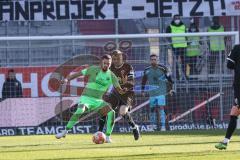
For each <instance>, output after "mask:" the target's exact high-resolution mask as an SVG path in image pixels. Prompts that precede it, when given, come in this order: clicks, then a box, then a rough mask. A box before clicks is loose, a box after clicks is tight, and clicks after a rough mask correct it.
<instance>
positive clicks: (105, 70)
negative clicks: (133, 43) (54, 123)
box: [56, 55, 127, 142]
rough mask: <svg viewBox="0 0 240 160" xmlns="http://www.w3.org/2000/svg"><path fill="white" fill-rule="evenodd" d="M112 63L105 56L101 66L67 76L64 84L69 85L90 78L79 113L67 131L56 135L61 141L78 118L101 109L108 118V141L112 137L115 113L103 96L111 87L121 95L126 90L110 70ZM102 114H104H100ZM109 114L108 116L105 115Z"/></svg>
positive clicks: (108, 56)
mask: <svg viewBox="0 0 240 160" xmlns="http://www.w3.org/2000/svg"><path fill="white" fill-rule="evenodd" d="M111 63H112V58H111V56H110V55H104V56H103V57H102V58H101V65H100V66H90V67H88V68H86V69H84V70H82V71H80V72H77V73H75V74H72V75H69V76H67V78H66V79H65V80H64V81H63V82H62V83H63V84H64V83H67V82H69V81H71V80H72V79H75V78H77V77H79V76H81V75H84V76H87V77H88V82H87V84H86V87H85V88H84V90H83V93H82V95H81V97H80V99H79V103H78V108H77V111H76V112H75V113H74V114H73V115H72V117H71V118H70V120H69V121H68V124H67V126H66V130H63V131H62V132H60V133H58V134H56V138H58V139H60V138H62V137H65V136H66V134H67V133H68V131H69V130H71V129H72V127H73V126H74V125H75V124H76V123H77V122H78V118H79V117H80V116H81V115H82V114H83V113H84V112H85V111H86V110H89V111H99V109H101V108H104V111H105V112H104V113H103V114H104V116H107V118H108V119H107V131H106V136H107V139H106V141H107V142H108V141H109V140H110V135H111V133H112V130H113V126H114V119H115V118H114V117H115V112H114V110H113V109H112V108H111V105H110V104H109V103H107V102H105V101H104V100H103V99H102V96H103V95H104V94H105V93H106V92H107V90H108V89H109V87H111V86H112V85H113V86H114V88H115V89H116V90H117V92H118V93H119V94H125V93H126V91H127V90H126V89H122V88H121V87H120V84H119V82H118V79H117V77H116V76H115V74H114V73H113V72H112V71H110V70H109V68H110V66H111ZM100 113H102V112H100ZM105 114H107V115H105Z"/></svg>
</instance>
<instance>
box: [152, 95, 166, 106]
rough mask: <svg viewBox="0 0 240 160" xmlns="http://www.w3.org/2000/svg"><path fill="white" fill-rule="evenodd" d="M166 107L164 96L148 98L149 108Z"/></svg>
mask: <svg viewBox="0 0 240 160" xmlns="http://www.w3.org/2000/svg"><path fill="white" fill-rule="evenodd" d="M157 106H166V97H165V96H164V95H161V96H154V97H150V107H157Z"/></svg>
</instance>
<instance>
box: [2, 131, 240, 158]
mask: <svg viewBox="0 0 240 160" xmlns="http://www.w3.org/2000/svg"><path fill="white" fill-rule="evenodd" d="M224 133H225V131H216V130H211V131H184V132H182V131H181V132H180V131H179V132H165V133H159V132H157V133H152V134H151V133H142V137H141V139H140V140H139V141H134V140H133V137H132V135H131V134H115V133H114V134H113V135H112V139H113V141H114V142H113V143H112V144H98V145H97V144H93V142H92V135H91V134H79V135H67V137H66V138H64V139H61V140H57V139H55V137H54V135H44V136H40V135H38V136H12V137H0V159H1V160H9V159H12V160H30V159H35V160H78V159H81V160H110V159H122V160H153V159H154V160H155V159H156V160H161V159H167V160H178V159H179V160H200V159H201V160H210V159H211V160H214V159H216V160H219V159H221V160H228V159H231V160H233V159H239V157H240V137H239V136H237V135H236V134H235V135H234V136H233V139H232V141H231V142H230V145H229V146H228V149H227V150H222V151H219V150H216V149H215V148H214V145H215V144H216V143H217V142H219V141H220V140H222V138H223V136H224Z"/></svg>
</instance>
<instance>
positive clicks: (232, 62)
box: [215, 44, 240, 150]
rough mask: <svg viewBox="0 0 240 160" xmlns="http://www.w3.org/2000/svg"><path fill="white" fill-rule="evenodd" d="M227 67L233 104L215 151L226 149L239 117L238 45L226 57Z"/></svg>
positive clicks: (239, 54)
mask: <svg viewBox="0 0 240 160" xmlns="http://www.w3.org/2000/svg"><path fill="white" fill-rule="evenodd" d="M227 67H228V68H229V69H231V70H234V82H233V89H234V104H233V106H232V109H231V112H230V121H229V124H228V128H227V132H226V135H225V138H224V139H223V141H221V142H219V143H218V144H216V145H215V147H216V148H217V149H220V150H222V149H227V145H228V143H229V141H230V139H231V137H232V134H233V132H234V131H235V129H236V127H237V119H238V116H239V115H240V106H239V105H240V45H239V44H238V45H235V46H234V48H233V49H232V51H231V52H230V53H229V54H228V57H227Z"/></svg>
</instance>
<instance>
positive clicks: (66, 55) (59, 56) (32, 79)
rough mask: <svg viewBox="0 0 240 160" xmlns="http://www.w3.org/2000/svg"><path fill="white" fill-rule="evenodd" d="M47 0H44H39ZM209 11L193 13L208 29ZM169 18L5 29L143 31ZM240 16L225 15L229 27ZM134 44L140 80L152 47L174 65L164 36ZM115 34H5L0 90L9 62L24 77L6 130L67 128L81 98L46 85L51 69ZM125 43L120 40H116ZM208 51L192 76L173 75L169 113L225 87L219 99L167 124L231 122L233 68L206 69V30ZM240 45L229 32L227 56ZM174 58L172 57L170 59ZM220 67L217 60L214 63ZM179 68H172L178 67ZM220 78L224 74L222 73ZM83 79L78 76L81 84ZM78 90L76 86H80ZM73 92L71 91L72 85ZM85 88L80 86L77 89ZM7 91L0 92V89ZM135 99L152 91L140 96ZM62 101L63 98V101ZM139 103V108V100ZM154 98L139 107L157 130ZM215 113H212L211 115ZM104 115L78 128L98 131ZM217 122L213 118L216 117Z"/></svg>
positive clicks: (147, 126)
mask: <svg viewBox="0 0 240 160" xmlns="http://www.w3.org/2000/svg"><path fill="white" fill-rule="evenodd" d="M41 2H42V1H41ZM212 16H213V15H211V16H206V17H204V16H202V17H201V16H199V17H194V20H195V21H196V23H197V24H198V25H199V29H200V31H202V32H205V31H207V27H209V26H210V25H211V18H212ZM190 18H191V17H189V16H187V17H183V18H182V20H183V22H184V23H185V25H186V26H189V24H190ZM171 20H172V18H171V17H160V18H149V19H148V18H142V19H141V18H140V19H139V18H138V19H107V20H97V19H96V20H57V21H53V20H49V21H38V20H32V21H5V20H2V21H0V36H2V37H11V36H16V37H19V36H54V35H60V36H65V35H66V36H67V35H102V34H140V33H165V30H166V27H167V26H168V25H169V24H170V22H171ZM239 22H240V20H239V16H235V15H233V16H220V24H222V25H223V26H224V28H225V30H226V31H239V28H240V23H239ZM127 40H131V41H132V47H131V48H130V50H128V51H127V52H126V55H127V60H128V62H129V63H131V64H132V65H133V66H134V69H135V74H136V75H135V77H136V85H137V86H138V85H139V84H140V81H141V76H142V71H143V69H144V67H146V66H148V59H149V55H150V53H154V52H155V53H156V52H157V54H159V61H160V63H163V64H165V65H169V64H168V60H169V57H168V49H169V48H170V46H171V44H169V43H168V42H167V41H166V39H164V38H155V39H153V38H142V39H127ZM108 41H109V40H79V41H73V40H72V41H67V40H44V41H0V65H1V68H0V90H2V88H1V87H2V84H3V82H4V79H5V74H6V72H7V70H8V69H9V68H14V69H15V71H16V73H17V79H18V80H19V81H20V82H21V83H22V87H23V98H11V99H5V100H3V101H1V102H0V114H1V115H0V127H1V129H0V130H1V132H0V134H1V135H15V134H20V135H26V134H55V133H57V132H59V131H60V130H62V129H63V125H64V124H66V122H67V120H68V119H69V117H70V115H71V114H72V113H73V111H74V108H68V107H66V106H68V105H69V104H72V103H73V101H75V100H76V99H77V97H76V96H75V95H74V94H73V95H72V96H70V95H68V94H66V95H63V94H59V93H55V92H52V91H51V90H50V89H49V87H48V81H49V76H50V74H51V72H52V71H54V69H55V68H56V67H57V66H59V65H61V64H62V63H64V62H66V61H68V60H69V59H70V58H72V57H73V56H76V55H86V54H93V55H97V56H101V55H102V54H103V53H104V50H103V46H104V45H105V44H106V43H107V42H108ZM111 41H114V42H116V44H119V42H120V41H121V40H120V39H111ZM202 42H203V43H202V47H201V48H202V57H201V58H200V59H199V71H200V73H199V74H198V75H192V77H190V79H189V80H188V81H187V82H186V81H184V82H182V81H180V80H177V79H176V78H175V77H174V78H175V79H174V81H175V87H176V88H175V89H176V94H175V95H174V96H172V97H171V96H167V107H166V110H167V118H168V120H171V119H173V118H174V117H176V116H178V115H180V114H182V113H184V112H185V111H187V110H189V109H190V108H192V107H194V106H196V105H197V104H199V103H201V102H203V101H205V100H208V99H209V98H210V97H212V96H214V95H216V94H218V93H220V92H221V91H222V93H223V94H220V96H219V97H218V98H216V99H215V100H213V101H211V102H209V103H207V104H206V105H203V106H202V107H201V108H200V109H197V110H196V111H194V112H192V113H190V114H188V115H187V116H185V117H183V118H182V119H180V120H178V121H177V122H176V123H174V124H169V125H168V129H169V130H185V129H187V130H192V129H211V128H219V129H221V128H226V127H227V123H226V122H227V120H228V113H229V110H230V107H231V104H232V101H233V97H232V95H233V94H232V89H231V86H232V73H231V72H230V71H228V70H227V69H226V67H225V64H223V65H224V70H223V72H221V73H219V72H218V71H216V72H215V73H214V74H210V73H209V70H208V69H207V67H206V66H207V64H208V63H209V61H208V55H209V54H210V51H209V47H208V43H209V38H208V37H203V40H202ZM233 44H234V41H233V37H231V36H228V37H226V51H225V55H227V54H228V53H229V51H230V50H231V48H232V45H233ZM172 63H173V64H175V63H176V62H175V61H174V60H173V62H172ZM219 67H220V62H217V65H216V70H217V69H218V68H219ZM174 72H176V70H174V69H173V74H174ZM219 77H221V78H219ZM82 82H83V80H82V79H80V80H76V81H74V82H73V83H74V84H77V85H82V84H83V83H82ZM76 92H77V91H76ZM71 93H72V92H71ZM78 94H79V93H78ZM0 97H1V93H0ZM136 100H137V103H136V106H138V105H140V104H142V103H143V102H145V101H146V100H147V98H145V97H142V96H140V95H137V97H136ZM60 102H61V103H60ZM136 106H135V107H136ZM148 113H149V108H148V104H147V105H145V106H143V107H142V108H140V109H138V110H137V111H136V112H134V113H133V116H134V119H136V122H137V123H138V124H140V126H141V130H142V131H149V132H151V131H156V130H157V126H156V125H153V124H151V123H150V122H149V116H148ZM211 118H212V119H211ZM97 120H98V118H97V117H96V116H95V115H93V116H91V117H88V118H87V119H86V120H84V121H83V122H80V123H79V125H77V126H76V127H75V128H74V129H73V131H72V132H73V133H90V132H94V131H95V130H96V123H97ZM211 121H214V125H212V124H211ZM115 131H116V132H130V129H129V128H128V127H127V125H126V123H124V122H123V121H122V120H120V121H119V122H118V123H117V124H116V127H115Z"/></svg>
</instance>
